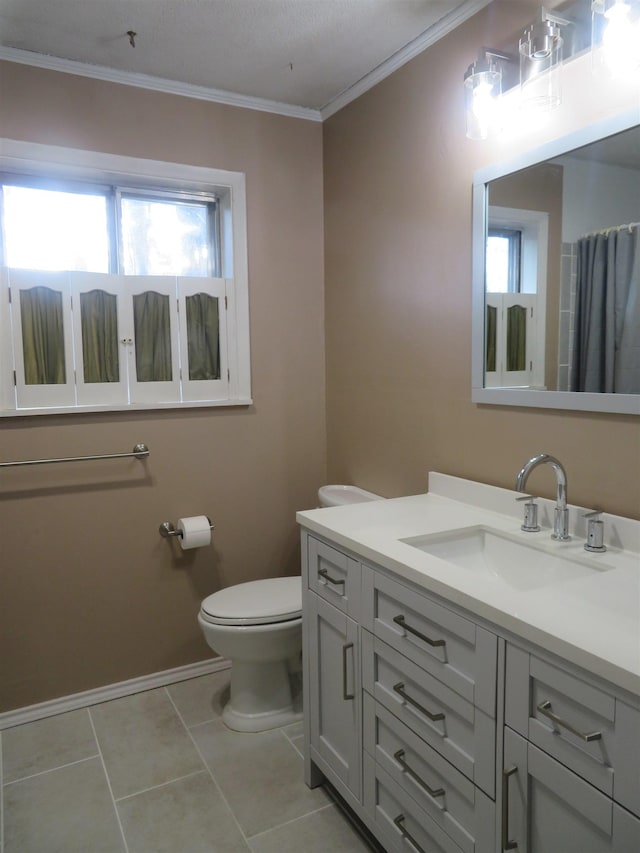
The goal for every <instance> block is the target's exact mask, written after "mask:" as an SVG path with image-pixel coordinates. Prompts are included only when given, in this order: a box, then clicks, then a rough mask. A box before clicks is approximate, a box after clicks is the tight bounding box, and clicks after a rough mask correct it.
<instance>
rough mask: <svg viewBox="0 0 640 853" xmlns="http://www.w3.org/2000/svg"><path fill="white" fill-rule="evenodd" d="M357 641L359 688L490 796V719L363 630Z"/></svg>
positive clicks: (492, 725)
mask: <svg viewBox="0 0 640 853" xmlns="http://www.w3.org/2000/svg"><path fill="white" fill-rule="evenodd" d="M360 641H361V648H362V685H363V687H364V689H365V690H367V691H368V693H369V694H370V695H371V696H373V698H374V699H376V700H377V701H378V702H380V703H381V704H382V705H384V707H386V708H387V709H388V710H389V711H391V713H392V714H393V715H394V716H396V717H397V718H398V719H399V720H400V721H401V722H403V723H404V724H405V725H407V726H408V727H409V728H410V729H412V731H414V732H415V733H416V734H417V735H419V737H421V738H422V740H424V741H426V742H427V743H428V744H429V746H431V747H433V749H435V750H436V751H437V752H439V753H440V754H441V755H442V756H444V757H445V758H446V759H447V761H449V762H451V764H453V765H454V767H457V768H458V770H460V771H461V772H462V773H464V775H465V776H467V777H468V778H469V779H471V780H472V781H474V782H475V783H476V785H479V786H480V787H481V788H482V790H483V791H484V792H485V793H486V794H488V795H489V796H490V797H491V796H493V794H494V784H495V721H494V720H492V719H491V717H489V716H488V715H487V714H485V713H483V712H482V711H480V710H478V709H477V708H474V707H473V705H472V704H471V702H468V701H467V700H466V699H463V698H462V697H461V696H460V695H459V694H457V693H455V692H454V691H453V690H450V689H449V688H448V687H447V686H446V685H444V684H442V682H440V681H438V680H437V679H436V678H433V676H431V675H429V674H428V673H426V672H424V671H423V670H421V669H420V667H418V666H416V664H415V663H413V661H410V660H408V659H407V658H405V657H404V656H403V655H401V654H400V653H399V652H397V651H396V650H395V649H393V648H391V646H388V645H387V644H386V643H383V642H382V641H381V640H380V639H378V637H374V636H373V635H372V634H370V633H369V632H368V631H364V630H363V631H361V635H360Z"/></svg>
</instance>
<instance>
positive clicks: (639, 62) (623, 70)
mask: <svg viewBox="0 0 640 853" xmlns="http://www.w3.org/2000/svg"><path fill="white" fill-rule="evenodd" d="M602 8H603V7H602V6H600V9H602ZM601 14H603V16H604V18H605V19H606V24H605V27H604V30H603V32H602V59H603V61H604V63H605V64H606V66H607V68H608V69H609V72H610V73H611V75H612V76H613V77H624V76H626V75H628V74H630V73H632V72H633V71H635V70H637V69H638V68H639V67H640V21H632V19H631V6H630V4H629V3H627V2H625V0H616V2H614V3H613V4H612V5H611V6H609V7H608V8H606V9H604V11H602V12H601Z"/></svg>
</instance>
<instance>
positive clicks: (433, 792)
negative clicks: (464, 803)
mask: <svg viewBox="0 0 640 853" xmlns="http://www.w3.org/2000/svg"><path fill="white" fill-rule="evenodd" d="M393 757H394V758H395V760H396V761H397V762H398V764H399V765H400V767H402V769H403V770H404V771H405V772H406V773H408V774H409V776H411V778H412V779H413V780H414V781H415V782H417V783H418V785H420V787H421V788H424V790H425V791H426V792H427V794H429V796H430V797H444V795H445V793H446V792H445V790H444V788H432V787H431V786H430V785H427V783H426V782H425V781H424V779H421V778H420V777H419V776H418V774H417V773H416V771H415V770H414V769H413V768H412V767H409V765H408V764H407V762H406V761H405V760H404V749H399V750H398V751H397V752H394V754H393Z"/></svg>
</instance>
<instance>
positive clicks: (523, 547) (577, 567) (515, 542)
mask: <svg viewBox="0 0 640 853" xmlns="http://www.w3.org/2000/svg"><path fill="white" fill-rule="evenodd" d="M524 535H525V536H526V535H533V536H535V535H537V534H524ZM401 541H402V542H404V543H405V544H407V545H411V546H412V547H414V548H418V549H419V550H420V551H424V552H425V553H427V554H431V555H432V556H433V557H438V558H439V559H441V560H445V561H446V562H448V563H453V564H454V565H455V566H458V567H459V568H462V569H466V570H468V571H470V572H473V573H475V574H477V575H482V576H483V577H486V578H488V579H493V580H496V581H502V582H503V583H506V584H508V585H509V586H511V587H514V588H515V589H520V590H527V589H537V588H538V587H543V586H549V585H551V584H554V583H559V582H561V581H567V580H573V579H575V578H583V577H589V576H591V575H593V574H594V572H604V571H608V570H609V569H611V568H613V567H612V566H610V565H607V564H606V563H602V562H600V560H599V558H590V557H588V556H587V555H586V554H585V555H584V556H582V554H579V553H575V554H571V555H568V554H560V553H553V552H552V551H551V550H550V547H553V546H549V545H547V544H546V543H545V545H546V547H545V546H542V547H540V546H539V545H536V544H535V543H534V542H525V541H523V540H522V539H520V538H519V537H516V536H511V535H510V534H508V533H503V532H502V531H500V530H495V529H494V528H491V527H484V526H482V525H478V526H473V527H463V528H460V529H459V530H447V531H445V532H443V533H432V534H428V535H426V536H414V537H411V538H409V539H402V540H401ZM557 547H558V548H559V549H561V548H562V547H564V546H562V545H558V546H557Z"/></svg>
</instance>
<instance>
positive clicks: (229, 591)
mask: <svg viewBox="0 0 640 853" xmlns="http://www.w3.org/2000/svg"><path fill="white" fill-rule="evenodd" d="M301 584H302V579H301V578H300V577H299V576H298V577H287V578H270V579H268V580H257V581H249V582H248V583H241V584H236V585H235V586H230V587H227V588H226V589H222V590H220V591H219V592H214V593H213V595H210V596H208V597H207V598H205V599H204V601H203V602H202V604H201V606H200V613H199V614H198V622H199V624H200V627H201V629H202V631H203V633H204V637H205V640H206V641H207V644H208V645H209V646H210V647H211V648H212V649H213V650H214V651H215V652H217V653H218V654H220V655H222V656H223V657H225V658H227V659H228V660H230V661H231V685H230V697H229V701H228V702H227V704H226V705H225V706H224V709H223V711H222V719H223V721H224V723H225V724H226V725H227V726H228V727H229V728H230V729H234V730H235V731H238V732H262V731H266V730H267V729H273V728H276V727H277V726H286V725H288V724H289V723H294V722H297V721H298V720H301V719H302V708H301V702H300V696H299V695H297V694H299V693H300V689H299V685H296V683H295V682H296V680H297V681H299V677H298V678H297V679H296V677H295V676H296V672H295V670H296V669H298V670H299V669H300V665H299V660H300V652H301V650H302V586H301ZM296 687H297V690H296Z"/></svg>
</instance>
